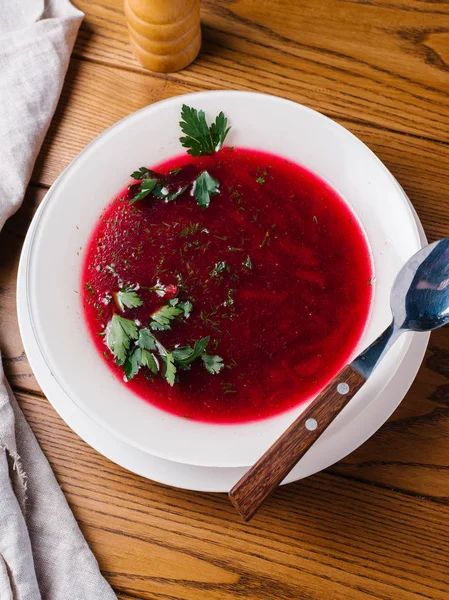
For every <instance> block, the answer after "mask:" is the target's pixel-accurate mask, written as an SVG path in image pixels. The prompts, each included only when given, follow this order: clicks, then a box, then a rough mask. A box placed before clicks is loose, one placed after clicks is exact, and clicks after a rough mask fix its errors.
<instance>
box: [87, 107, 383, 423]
mask: <svg viewBox="0 0 449 600" xmlns="http://www.w3.org/2000/svg"><path fill="white" fill-rule="evenodd" d="M185 108H188V107H185ZM189 110H194V109H189ZM183 111H184V108H183ZM195 112H196V111H195ZM198 115H199V117H201V113H197V114H196V117H198ZM190 116H192V115H190ZM194 116H195V115H194ZM183 117H184V120H185V121H187V118H186V113H185V112H184V114H183ZM187 117H189V114H188V113H187ZM192 118H193V117H192ZM223 118H224V117H223ZM218 120H219V117H217V121H216V122H218ZM225 121H226V120H225ZM184 125H185V123H184ZM220 126H221V134H217V133H216V131H214V130H213V129H212V128H211V129H210V133H211V135H210V139H209V137H207V140H206V142H204V140H201V139H200V136H199V134H197V135H191V137H189V136H188V139H187V138H183V140H182V141H183V143H184V145H185V146H186V147H187V148H188V149H189V154H187V153H183V154H182V155H180V156H176V157H174V158H172V159H170V160H169V161H166V162H164V163H162V164H159V165H151V166H150V167H148V168H146V167H142V168H139V170H138V171H136V172H135V173H133V174H132V178H133V179H132V181H131V182H130V184H129V185H128V186H127V187H126V188H125V189H124V190H122V191H121V192H120V193H119V194H117V197H115V198H114V199H113V200H112V202H111V203H110V204H109V205H108V206H107V207H106V208H105V210H104V211H103V214H102V215H101V217H100V218H99V221H98V223H97V224H96V227H95V229H94V231H93V233H92V235H91V238H90V240H89V243H88V247H87V251H86V254H85V258H84V266H83V271H82V302H83V309H84V315H85V319H86V323H87V327H88V329H89V332H90V335H91V339H92V342H93V343H94V344H95V346H96V348H97V349H98V352H99V354H100V355H101V357H102V359H103V360H104V362H105V363H106V364H107V366H108V367H109V368H110V369H111V370H112V371H113V372H114V374H115V375H116V376H117V378H118V379H119V380H120V381H121V382H122V384H123V385H124V386H127V388H128V389H129V390H130V391H132V392H133V393H135V394H138V395H139V396H140V397H141V398H142V399H143V400H144V401H147V402H149V403H151V404H153V405H155V406H157V407H159V408H160V409H162V410H164V411H168V412H170V413H172V414H175V415H179V416H180V417H184V418H188V419H194V420H198V421H204V422H211V423H243V422H247V421H254V420H258V419H264V418H268V417H271V416H274V415H277V414H279V413H281V412H283V411H286V410H288V409H291V408H292V407H295V406H297V405H299V404H301V403H302V402H304V401H306V400H308V399H310V398H311V397H313V396H314V395H316V394H317V393H318V392H319V390H321V389H322V388H323V387H324V386H325V385H326V384H327V383H328V382H329V381H330V380H331V379H332V377H333V376H334V375H335V374H336V373H337V372H338V371H339V370H340V369H341V368H342V367H343V366H344V365H345V364H346V363H347V362H348V360H349V359H350V357H351V355H352V354H353V352H354V349H355V347H356V346H357V344H358V342H359V340H360V338H361V336H362V334H363V331H364V329H365V326H366V323H367V319H368V316H369V312H370V307H371V301H372V280H373V270H372V262H371V256H370V251H369V248H368V245H367V240H366V238H365V235H364V233H363V231H362V229H361V227H360V225H359V223H358V221H357V219H356V217H355V216H354V214H353V213H352V212H351V210H350V208H349V207H348V205H347V204H346V203H345V202H344V200H343V199H342V198H341V197H340V196H339V195H338V193H337V192H336V191H335V190H333V189H332V188H331V187H330V186H329V185H328V184H327V183H325V182H324V181H323V180H322V179H321V178H319V177H318V176H317V175H315V174H314V173H312V172H310V171H309V170H307V169H305V168H304V167H302V166H301V165H298V164H293V163H291V162H290V161H288V160H286V159H284V158H282V157H279V156H273V155H271V154H267V153H265V152H261V151H257V150H254V149H248V148H237V147H226V146H223V141H224V137H225V136H226V133H227V130H226V122H225V123H224V125H223V123H221V124H220ZM186 129H187V131H186ZM183 131H184V132H185V133H187V135H188V133H189V131H188V127H187V126H185V127H184V128H183ZM206 133H207V130H206ZM214 135H215V138H214ZM217 135H218V138H217ZM220 135H221V137H220ZM217 139H218V142H217ZM198 140H199V141H198ZM209 142H210V143H209ZM196 143H200V144H202V146H198V147H197V146H195V144H196ZM205 143H207V144H209V146H205ZM222 146H223V147H222Z"/></svg>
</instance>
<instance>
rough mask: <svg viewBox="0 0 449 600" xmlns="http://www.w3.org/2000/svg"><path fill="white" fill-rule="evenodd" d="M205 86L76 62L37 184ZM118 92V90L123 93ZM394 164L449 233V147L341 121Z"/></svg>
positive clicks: (435, 225) (434, 227) (436, 234)
mask: <svg viewBox="0 0 449 600" xmlns="http://www.w3.org/2000/svg"><path fill="white" fill-rule="evenodd" d="M196 89H201V88H200V87H197V88H193V87H187V86H186V85H183V84H180V83H177V82H173V81H165V80H163V79H158V78H156V77H150V76H148V75H142V74H140V73H133V72H130V71H123V70H121V69H115V68H111V67H105V66H102V65H96V64H92V63H89V62H85V61H79V60H72V62H71V65H70V69H69V73H68V76H67V80H66V83H65V86H64V90H63V94H62V97H61V100H60V103H59V105H58V108H57V111H56V114H55V118H54V119H53V122H52V124H51V126H50V130H49V133H48V135H47V137H46V140H45V142H44V148H43V150H42V152H41V154H40V156H39V159H38V162H37V165H36V168H35V171H34V175H33V182H34V183H37V184H41V185H44V186H49V185H51V184H52V183H53V181H54V180H55V179H56V177H57V176H58V175H59V174H60V173H61V171H62V170H63V169H64V168H65V167H66V166H67V165H68V164H69V162H70V161H71V160H72V159H73V158H74V157H75V156H76V155H77V154H78V152H80V150H82V149H83V148H84V146H85V145H86V144H88V143H89V142H90V141H91V140H92V139H93V138H94V137H95V136H97V135H98V134H99V133H101V132H102V131H104V129H106V128H107V127H109V126H110V125H112V124H113V123H115V122H116V121H118V120H119V119H121V118H123V117H125V116H126V115H128V114H129V113H131V112H133V111H135V110H138V109H139V108H142V107H144V106H146V105H148V104H151V103H152V102H155V101H157V100H161V99H163V98H168V97H171V96H174V95H176V94H184V93H188V92H190V91H194V90H196ZM118 91H119V93H118ZM339 121H340V123H341V124H342V125H344V126H346V127H347V128H348V129H349V130H350V131H352V132H353V133H354V134H355V135H357V136H358V137H359V138H360V139H361V140H362V141H364V142H365V143H366V144H367V145H368V146H369V147H370V148H371V149H372V150H373V151H374V152H376V154H377V155H378V156H379V157H380V159H381V160H383V161H384V162H385V164H386V165H387V166H388V167H389V168H390V170H391V171H392V173H393V174H394V175H395V176H396V177H397V179H398V180H399V181H400V183H401V184H402V185H403V187H404V188H405V190H406V192H407V193H408V194H409V196H410V198H411V200H412V202H413V204H414V205H415V208H416V209H417V211H418V213H419V215H420V217H421V219H422V221H423V222H424V224H425V228H426V232H427V234H428V236H429V238H431V239H438V238H440V237H444V236H446V235H449V220H448V216H449V203H447V202H446V203H445V202H444V201H443V199H444V198H449V179H448V177H447V173H448V172H449V146H448V145H446V144H441V143H439V142H434V141H431V140H424V139H420V138H415V137H411V136H406V135H403V134H399V133H396V132H392V131H384V130H380V129H376V128H373V127H370V126H367V125H364V124H361V123H353V122H349V121H347V120H345V119H339Z"/></svg>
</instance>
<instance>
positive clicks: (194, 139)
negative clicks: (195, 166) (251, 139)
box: [179, 104, 230, 156]
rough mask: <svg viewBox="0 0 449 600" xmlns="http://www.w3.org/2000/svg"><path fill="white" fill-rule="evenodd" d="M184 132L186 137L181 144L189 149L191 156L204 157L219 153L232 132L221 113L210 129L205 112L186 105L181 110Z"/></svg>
mask: <svg viewBox="0 0 449 600" xmlns="http://www.w3.org/2000/svg"><path fill="white" fill-rule="evenodd" d="M181 119H182V120H181V121H180V123H179V125H180V126H181V129H182V132H183V133H185V135H186V137H182V138H180V142H181V144H182V145H183V146H184V148H187V153H188V154H190V155H191V156H202V155H204V154H213V153H214V152H218V151H219V150H220V149H221V147H222V146H223V143H224V141H225V138H226V136H227V135H228V132H229V130H230V127H228V126H227V125H228V120H227V118H226V117H225V116H224V114H223V112H221V113H220V114H219V115H218V116H217V118H216V119H215V123H212V125H211V126H210V127H209V126H208V124H207V121H206V116H205V114H204V111H202V110H199V111H198V110H196V109H195V108H191V107H190V106H187V105H185V104H183V105H182V109H181Z"/></svg>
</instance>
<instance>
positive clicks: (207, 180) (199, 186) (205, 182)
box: [193, 171, 220, 210]
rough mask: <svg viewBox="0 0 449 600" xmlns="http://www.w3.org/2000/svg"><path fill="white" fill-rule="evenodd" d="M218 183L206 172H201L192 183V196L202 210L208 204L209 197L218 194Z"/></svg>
mask: <svg viewBox="0 0 449 600" xmlns="http://www.w3.org/2000/svg"><path fill="white" fill-rule="evenodd" d="M219 185H220V184H219V183H218V181H217V180H216V179H214V178H213V177H211V176H210V175H209V173H208V172H207V171H203V172H202V173H200V174H199V175H198V177H197V179H196V180H195V181H194V183H193V194H194V196H195V198H196V201H197V202H198V204H199V205H200V208H202V209H203V210H204V209H205V208H207V207H208V206H209V204H210V197H211V196H215V194H218V193H219V190H218V188H219Z"/></svg>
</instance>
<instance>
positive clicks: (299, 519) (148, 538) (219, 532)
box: [0, 0, 449, 600]
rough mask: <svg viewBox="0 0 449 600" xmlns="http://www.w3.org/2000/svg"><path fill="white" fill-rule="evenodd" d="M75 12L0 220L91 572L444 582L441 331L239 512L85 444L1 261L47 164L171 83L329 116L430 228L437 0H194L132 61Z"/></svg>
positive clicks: (13, 363)
mask: <svg viewBox="0 0 449 600" xmlns="http://www.w3.org/2000/svg"><path fill="white" fill-rule="evenodd" d="M75 4H76V5H77V6H79V7H80V8H81V9H82V10H84V11H85V12H86V19H85V21H84V23H83V25H82V27H81V31H80V35H79V37H78V41H77V43H76V47H75V52H74V57H73V59H72V61H71V64H70V68H69V73H68V76H67V80H66V83H65V86H64V90H63V94H62V97H61V101H60V103H59V106H58V108H57V111H56V114H55V118H54V120H53V123H52V125H51V127H50V130H49V132H48V135H47V138H46V140H45V144H44V147H43V150H42V152H41V154H40V157H39V159H38V162H37V164H36V168H35V171H34V174H33V178H32V185H31V186H30V188H29V190H28V193H27V196H26V199H25V202H24V205H23V207H22V209H21V210H20V211H19V213H18V214H17V215H15V216H14V217H13V218H12V219H11V220H10V221H9V222H8V223H7V224H6V226H5V228H4V230H3V231H2V233H1V234H0V348H1V351H2V353H3V357H4V362H5V368H6V372H7V376H8V378H9V380H10V382H11V383H12V385H13V387H14V389H15V390H16V393H17V396H18V399H19V402H20V404H21V406H22V407H23V409H24V411H25V413H26V416H27V418H28V419H29V421H30V424H31V426H32V428H33V430H34V431H35V433H36V435H37V437H38V439H39V441H40V443H41V445H42V447H43V449H44V451H45V453H46V455H47V457H48V458H49V460H50V462H51V464H52V466H53V468H54V469H55V472H56V475H57V477H58V480H59V482H60V484H61V485H62V488H63V490H64V492H65V493H66V495H67V498H68V500H69V502H70V504H71V506H72V508H73V510H74V512H75V515H76V517H77V519H78V521H79V523H80V526H81V528H82V530H83V532H84V534H85V535H86V537H87V539H88V541H89V543H90V545H91V547H92V549H93V550H94V552H95V554H96V556H97V558H98V560H99V563H100V567H101V568H102V570H103V572H104V574H105V576H106V577H107V579H108V580H109V581H110V582H111V584H112V585H113V587H114V589H115V590H116V591H117V594H118V597H119V598H121V599H122V600H129V599H135V598H139V599H142V600H156V599H157V600H231V599H244V600H271V599H275V600H331V599H332V600H362V599H366V600H368V599H369V600H373V599H383V600H397V599H399V600H415V599H442V600H444V599H447V598H448V597H449V328H445V329H441V330H438V331H436V332H435V333H433V334H432V337H431V342H430V345H429V350H428V352H427V355H426V358H425V361H424V364H423V366H422V368H421V370H420V372H419V374H418V377H417V379H416V381H415V382H414V384H413V385H412V387H411V389H410V391H409V393H408V394H407V396H406V398H405V399H404V401H403V402H402V404H401V405H400V407H399V408H398V409H397V411H396V412H395V413H394V414H393V416H392V417H391V418H390V420H389V421H388V422H387V423H386V424H385V425H384V426H383V427H382V428H381V430H380V431H379V432H378V433H377V434H376V435H374V436H373V437H372V438H371V439H370V440H369V441H367V442H366V443H365V444H364V445H363V446H362V447H360V448H359V449H358V450H357V451H355V452H354V453H353V454H351V455H350V456H348V457H347V458H346V459H345V460H343V461H342V462H340V463H339V464H337V465H334V466H333V467H332V468H330V469H328V470H327V471H326V472H325V473H321V474H319V475H316V476H314V477H311V478H309V479H307V480H306V481H303V482H298V483H296V484H293V485H289V486H287V487H285V488H282V489H279V490H278V491H277V492H276V493H275V494H274V495H273V496H272V497H271V498H269V499H268V500H267V503H266V505H265V506H264V508H263V510H261V511H260V512H259V513H258V514H257V515H256V517H255V518H254V519H253V521H251V523H250V524H249V525H247V524H244V523H242V522H241V520H240V517H239V516H238V515H237V514H236V513H235V511H234V508H233V507H232V506H231V505H230V504H229V502H228V500H227V498H226V497H225V496H224V495H213V494H212V495H208V494H200V493H192V492H184V491H180V490H174V489H170V488H168V487H165V486H162V485H158V484H155V483H152V482H149V481H146V480H144V479H142V478H140V477H137V476H134V475H132V474H130V473H128V472H127V471H125V470H123V469H121V468H120V467H117V466H116V465H114V464H113V463H111V462H109V461H108V460H106V459H104V458H103V457H101V456H100V455H99V454H98V453H96V452H95V451H94V450H92V449H91V448H89V447H88V446H87V445H86V444H85V443H84V442H83V441H82V440H80V439H79V438H78V437H77V436H76V435H75V434H73V433H72V432H71V431H70V430H69V429H68V427H67V426H66V425H65V424H64V423H63V422H62V421H61V419H60V418H59V417H58V416H57V414H56V413H55V412H54V410H53V409H52V407H51V406H50V405H49V403H48V402H47V400H46V399H45V398H44V396H43V394H42V393H41V391H40V389H39V385H38V384H37V382H36V380H35V378H34V376H33V374H32V372H31V369H30V367H29V365H28V362H27V359H26V356H25V354H24V351H23V346H22V343H21V340H20V336H19V333H18V326H17V317H16V309H15V283H16V274H17V264H18V259H19V254H20V250H21V246H22V243H23V239H24V235H25V233H26V230H27V227H28V225H29V222H30V220H31V218H32V215H33V212H34V210H35V209H36V207H37V205H38V204H39V202H40V201H41V199H42V197H43V195H44V194H45V191H46V188H48V186H49V185H51V184H52V183H53V181H54V179H55V178H56V177H57V176H58V175H59V173H60V172H61V171H62V169H63V168H64V167H65V166H66V165H67V164H68V163H69V162H70V161H71V160H72V159H73V158H74V157H75V156H76V154H77V153H78V152H79V151H80V150H81V149H82V148H83V147H84V146H85V144H86V143H88V142H89V141H90V140H91V139H93V138H94V137H95V136H96V135H98V134H99V133H100V132H101V131H103V130H104V128H105V127H107V126H109V125H111V124H112V123H114V122H115V121H117V119H120V118H122V117H124V116H126V115H127V114H129V113H130V112H132V111H134V110H136V109H138V108H141V107H142V106H145V105H147V104H149V103H152V102H155V101H158V100H160V99H163V98H168V97H170V96H173V95H175V94H182V93H188V92H190V91H196V90H202V89H216V88H224V87H225V88H233V89H248V90H255V91H260V92H267V93H272V94H276V95H280V96H284V97H287V98H291V99H293V100H296V101H299V102H302V103H305V104H307V105H308V106H311V107H312V108H316V109H318V110H320V111H321V112H323V113H324V114H326V115H328V116H330V117H332V118H334V119H336V120H337V121H338V122H340V123H341V124H342V125H344V126H345V127H347V128H348V129H349V130H350V131H352V132H353V133H355V134H356V135H357V136H358V137H360V138H361V139H362V140H363V141H364V142H365V143H366V144H367V145H368V146H369V147H370V148H371V149H372V150H373V151H374V152H376V154H377V155H378V156H379V157H380V158H381V160H383V161H384V162H385V164H386V165H387V166H388V167H389V168H390V170H391V171H392V173H393V174H394V175H395V176H396V177H397V179H398V180H399V181H400V183H401V185H402V186H403V187H404V189H405V190H406V192H407V193H408V195H409V197H410V198H411V200H412V202H413V204H414V206H415V208H416V210H417V212H418V214H419V216H420V218H421V220H422V222H423V224H424V228H425V230H426V233H427V236H428V237H429V239H430V240H434V239H437V238H440V237H443V236H449V176H448V173H449V98H448V93H449V3H448V2H445V1H438V0H435V1H432V0H320V1H319V2H316V0H299V1H298V0H296V1H295V2H291V1H287V0H258V1H256V0H203V2H202V19H203V35H204V43H203V48H202V51H201V53H200V55H199V57H198V59H197V60H196V61H195V63H193V65H191V66H190V67H189V68H188V69H186V70H185V71H182V72H180V73H177V74H175V75H169V76H165V75H164V76H162V75H153V74H150V73H148V72H146V71H145V70H144V69H142V67H140V65H138V64H137V62H136V61H135V59H134V58H133V56H132V53H131V50H130V47H129V44H128V38H127V32H126V27H125V21H124V17H123V10H122V3H121V0H101V1H98V2H96V1H95V2H92V1H87V0H75Z"/></svg>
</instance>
